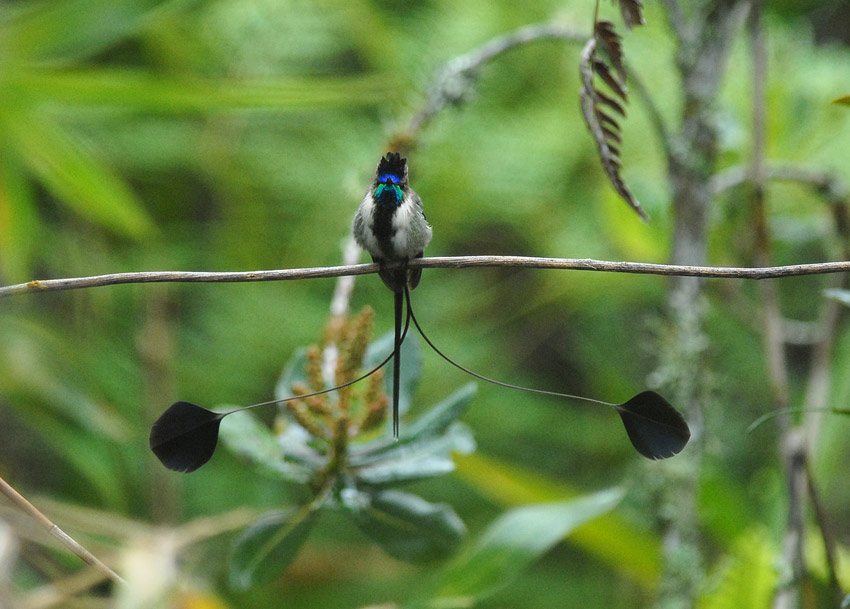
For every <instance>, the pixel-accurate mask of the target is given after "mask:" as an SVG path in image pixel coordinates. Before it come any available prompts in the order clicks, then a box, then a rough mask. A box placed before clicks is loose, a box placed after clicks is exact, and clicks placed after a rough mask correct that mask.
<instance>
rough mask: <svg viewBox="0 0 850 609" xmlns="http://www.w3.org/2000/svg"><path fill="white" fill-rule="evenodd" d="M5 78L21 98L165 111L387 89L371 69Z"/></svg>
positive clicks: (318, 99) (335, 101) (38, 73)
mask: <svg viewBox="0 0 850 609" xmlns="http://www.w3.org/2000/svg"><path fill="white" fill-rule="evenodd" d="M7 82H8V84H9V86H14V88H15V91H16V92H18V93H19V94H24V95H25V96H26V97H25V98H26V99H34V100H39V101H44V100H50V101H52V102H55V103H58V104H62V105H63V106H83V107H91V106H96V107H104V108H122V109H125V110H128V111H132V112H155V113H160V114H165V115H168V116H173V115H175V114H198V113H209V112H223V111H233V110H240V109H246V110H247V109H254V108H274V109H277V110H283V109H287V108H293V109H296V108H297V109H304V108H309V109H316V108H318V107H327V106H346V107H348V106H351V105H352V104H377V103H379V102H381V101H382V100H384V99H386V98H387V97H388V96H390V95H392V90H391V89H390V86H389V83H388V80H387V79H386V78H382V77H380V76H376V75H365V76H361V75H356V76H334V77H312V78H286V79H275V80H236V79H218V80H213V79H208V80H199V79H193V80H187V79H176V78H168V77H164V76H162V75H156V74H152V73H147V72H143V71H139V70H128V69H105V68H100V69H89V70H81V69H76V70H62V71H59V70H28V71H16V72H12V73H11V74H10V75H9V76H8V77H7Z"/></svg>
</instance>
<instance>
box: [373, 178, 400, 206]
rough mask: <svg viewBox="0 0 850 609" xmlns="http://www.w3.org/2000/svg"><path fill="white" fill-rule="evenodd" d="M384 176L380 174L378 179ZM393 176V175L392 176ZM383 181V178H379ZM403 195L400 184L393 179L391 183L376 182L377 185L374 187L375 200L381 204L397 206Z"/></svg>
mask: <svg viewBox="0 0 850 609" xmlns="http://www.w3.org/2000/svg"><path fill="white" fill-rule="evenodd" d="M383 177H384V176H380V178H379V179H381V178H383ZM392 177H393V178H394V177H395V176H392ZM381 181H383V180H381ZM403 197H404V195H403V194H402V192H401V186H398V183H397V182H395V181H393V183H392V184H378V187H377V188H375V200H376V201H377V202H378V203H380V204H381V205H392V206H396V207H398V206H399V205H401V200H402V198H403Z"/></svg>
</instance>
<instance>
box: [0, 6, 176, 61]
mask: <svg viewBox="0 0 850 609" xmlns="http://www.w3.org/2000/svg"><path fill="white" fill-rule="evenodd" d="M169 4H175V3H174V2H163V1H162V0H46V1H45V0H42V1H40V2H26V3H17V4H13V5H8V6H4V7H3V11H4V12H5V11H8V12H9V14H8V15H7V16H6V18H5V19H4V20H2V21H0V40H3V41H4V43H3V51H4V52H7V53H9V54H10V55H11V56H12V57H14V58H15V59H18V60H19V61H32V60H38V61H44V60H56V59H60V58H61V59H63V60H68V59H82V58H85V57H89V56H91V55H93V54H95V53H97V52H99V51H102V50H103V49H105V48H107V47H109V46H110V45H113V44H116V43H117V42H119V41H120V40H122V39H124V38H126V37H128V36H129V35H131V34H133V33H134V32H136V31H138V30H139V28H141V27H143V26H144V25H145V24H146V23H147V22H148V20H149V19H150V17H151V15H152V13H153V11H154V10H156V9H157V8H159V7H163V6H168V5H169Z"/></svg>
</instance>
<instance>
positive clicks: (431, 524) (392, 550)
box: [342, 489, 466, 562]
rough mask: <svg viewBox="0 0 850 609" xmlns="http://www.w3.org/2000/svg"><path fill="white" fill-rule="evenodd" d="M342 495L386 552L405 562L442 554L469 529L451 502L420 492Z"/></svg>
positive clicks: (453, 545) (348, 507) (353, 492)
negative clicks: (428, 498) (431, 499)
mask: <svg viewBox="0 0 850 609" xmlns="http://www.w3.org/2000/svg"><path fill="white" fill-rule="evenodd" d="M342 499H343V505H344V506H345V507H346V508H347V509H348V511H349V512H350V513H351V516H352V518H353V519H354V521H355V522H356V523H357V526H359V527H360V529H361V530H362V531H363V532H364V533H366V534H367V535H368V536H369V537H370V538H372V540H373V541H375V542H376V543H377V544H379V545H380V546H381V547H382V548H383V549H384V550H385V551H386V552H387V554H389V555H390V556H394V557H395V558H398V559H399V560H404V561H406V562H427V561H431V560H435V559H437V558H442V557H444V556H446V555H447V554H449V553H451V552H452V551H453V550H454V549H455V548H456V547H457V545H458V543H459V542H460V540H461V538H462V537H463V535H464V533H466V527H465V526H464V524H463V521H462V520H461V519H460V517H459V516H458V515H457V514H456V513H455V511H454V510H453V509H452V508H451V507H450V506H448V505H446V504H443V503H440V504H435V503H430V502H428V501H426V500H425V499H423V498H422V497H419V496H418V495H412V494H409V493H403V492H401V491H393V490H387V491H379V492H377V493H371V492H363V491H357V490H355V489H347V490H346V491H343V494H342Z"/></svg>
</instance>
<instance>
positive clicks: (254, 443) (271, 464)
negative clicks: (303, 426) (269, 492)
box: [219, 412, 311, 483]
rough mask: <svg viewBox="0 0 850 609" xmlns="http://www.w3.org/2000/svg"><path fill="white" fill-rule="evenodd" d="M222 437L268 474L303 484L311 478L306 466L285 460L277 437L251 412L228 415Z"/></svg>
mask: <svg viewBox="0 0 850 609" xmlns="http://www.w3.org/2000/svg"><path fill="white" fill-rule="evenodd" d="M219 437H220V438H221V441H222V442H224V443H225V444H226V445H227V447H228V448H229V449H230V450H232V451H233V452H235V453H236V454H238V455H240V456H242V457H245V458H246V459H248V460H249V461H251V462H253V463H255V464H257V465H258V466H259V469H260V471H262V472H264V473H266V474H269V475H271V476H273V477H275V478H282V479H284V480H289V481H292V482H300V483H305V482H308V481H309V480H310V479H311V472H310V470H309V469H308V468H307V467H304V466H301V465H299V464H296V463H292V462H290V461H287V460H286V455H285V452H284V450H283V447H282V445H281V443H280V441H279V439H278V437H277V436H275V434H274V433H272V431H271V430H270V429H269V428H268V427H266V426H265V425H263V424H262V423H261V422H260V421H259V420H257V418H256V417H255V416H253V415H252V414H251V413H249V412H235V413H233V414H232V415H229V416H228V417H227V419H226V420H225V421H224V422H223V423H222V425H221V430H220V432H219Z"/></svg>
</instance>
